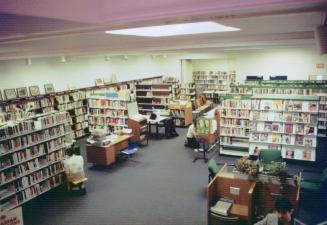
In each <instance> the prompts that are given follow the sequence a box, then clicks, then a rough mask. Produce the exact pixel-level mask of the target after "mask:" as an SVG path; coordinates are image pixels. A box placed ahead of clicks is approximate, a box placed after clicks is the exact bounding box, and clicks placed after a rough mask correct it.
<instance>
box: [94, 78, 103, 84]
mask: <svg viewBox="0 0 327 225" xmlns="http://www.w3.org/2000/svg"><path fill="white" fill-rule="evenodd" d="M99 85H104V81H103V79H101V78H97V79H95V86H99Z"/></svg>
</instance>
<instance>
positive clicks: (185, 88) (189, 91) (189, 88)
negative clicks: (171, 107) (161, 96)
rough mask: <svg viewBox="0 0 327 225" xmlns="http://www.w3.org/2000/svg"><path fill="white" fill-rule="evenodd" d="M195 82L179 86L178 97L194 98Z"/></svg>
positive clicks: (192, 99)
mask: <svg viewBox="0 0 327 225" xmlns="http://www.w3.org/2000/svg"><path fill="white" fill-rule="evenodd" d="M195 95H196V93H195V84H194V83H184V84H182V85H181V87H180V97H179V98H180V99H184V100H191V101H194V100H195Z"/></svg>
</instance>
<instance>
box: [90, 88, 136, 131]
mask: <svg viewBox="0 0 327 225" xmlns="http://www.w3.org/2000/svg"><path fill="white" fill-rule="evenodd" d="M87 101H88V109H89V114H88V122H89V129H90V131H91V132H92V131H93V130H95V129H98V128H100V129H106V130H108V131H115V130H121V129H123V128H126V127H128V124H127V119H128V114H127V103H128V102H129V101H130V98H129V95H126V94H119V92H105V93H96V94H90V95H89V96H88V98H87Z"/></svg>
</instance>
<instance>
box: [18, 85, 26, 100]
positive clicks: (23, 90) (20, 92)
mask: <svg viewBox="0 0 327 225" xmlns="http://www.w3.org/2000/svg"><path fill="white" fill-rule="evenodd" d="M17 95H18V98H25V97H28V93H27V88H26V87H21V88H17Z"/></svg>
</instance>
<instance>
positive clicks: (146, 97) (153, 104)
mask: <svg viewBox="0 0 327 225" xmlns="http://www.w3.org/2000/svg"><path fill="white" fill-rule="evenodd" d="M172 88H173V87H172V85H171V84H137V85H136V101H137V103H138V107H139V111H140V112H141V113H142V114H151V113H152V112H153V111H154V110H160V111H161V112H166V114H167V113H169V110H168V105H169V104H170V101H171V100H172V99H173V93H172Z"/></svg>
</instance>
